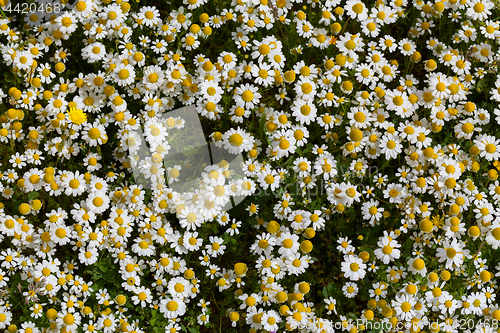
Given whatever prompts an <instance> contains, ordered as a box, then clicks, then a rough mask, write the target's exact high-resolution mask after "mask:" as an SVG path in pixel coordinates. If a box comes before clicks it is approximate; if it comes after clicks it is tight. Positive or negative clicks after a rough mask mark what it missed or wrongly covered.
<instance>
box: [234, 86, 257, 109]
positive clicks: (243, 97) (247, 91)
mask: <svg viewBox="0 0 500 333" xmlns="http://www.w3.org/2000/svg"><path fill="white" fill-rule="evenodd" d="M261 97H262V95H261V94H259V93H258V88H257V87H255V86H253V85H251V84H248V83H247V84H243V85H241V86H239V87H238V88H236V93H235V95H234V97H233V98H234V101H235V102H236V104H237V105H238V106H240V107H242V108H246V109H249V110H252V109H253V108H254V107H255V106H256V105H258V104H259V101H260V98H261Z"/></svg>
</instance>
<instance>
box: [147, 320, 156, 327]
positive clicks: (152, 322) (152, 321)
mask: <svg viewBox="0 0 500 333" xmlns="http://www.w3.org/2000/svg"><path fill="white" fill-rule="evenodd" d="M155 322H156V318H151V320H150V321H149V323H150V324H151V326H154V325H155Z"/></svg>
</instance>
